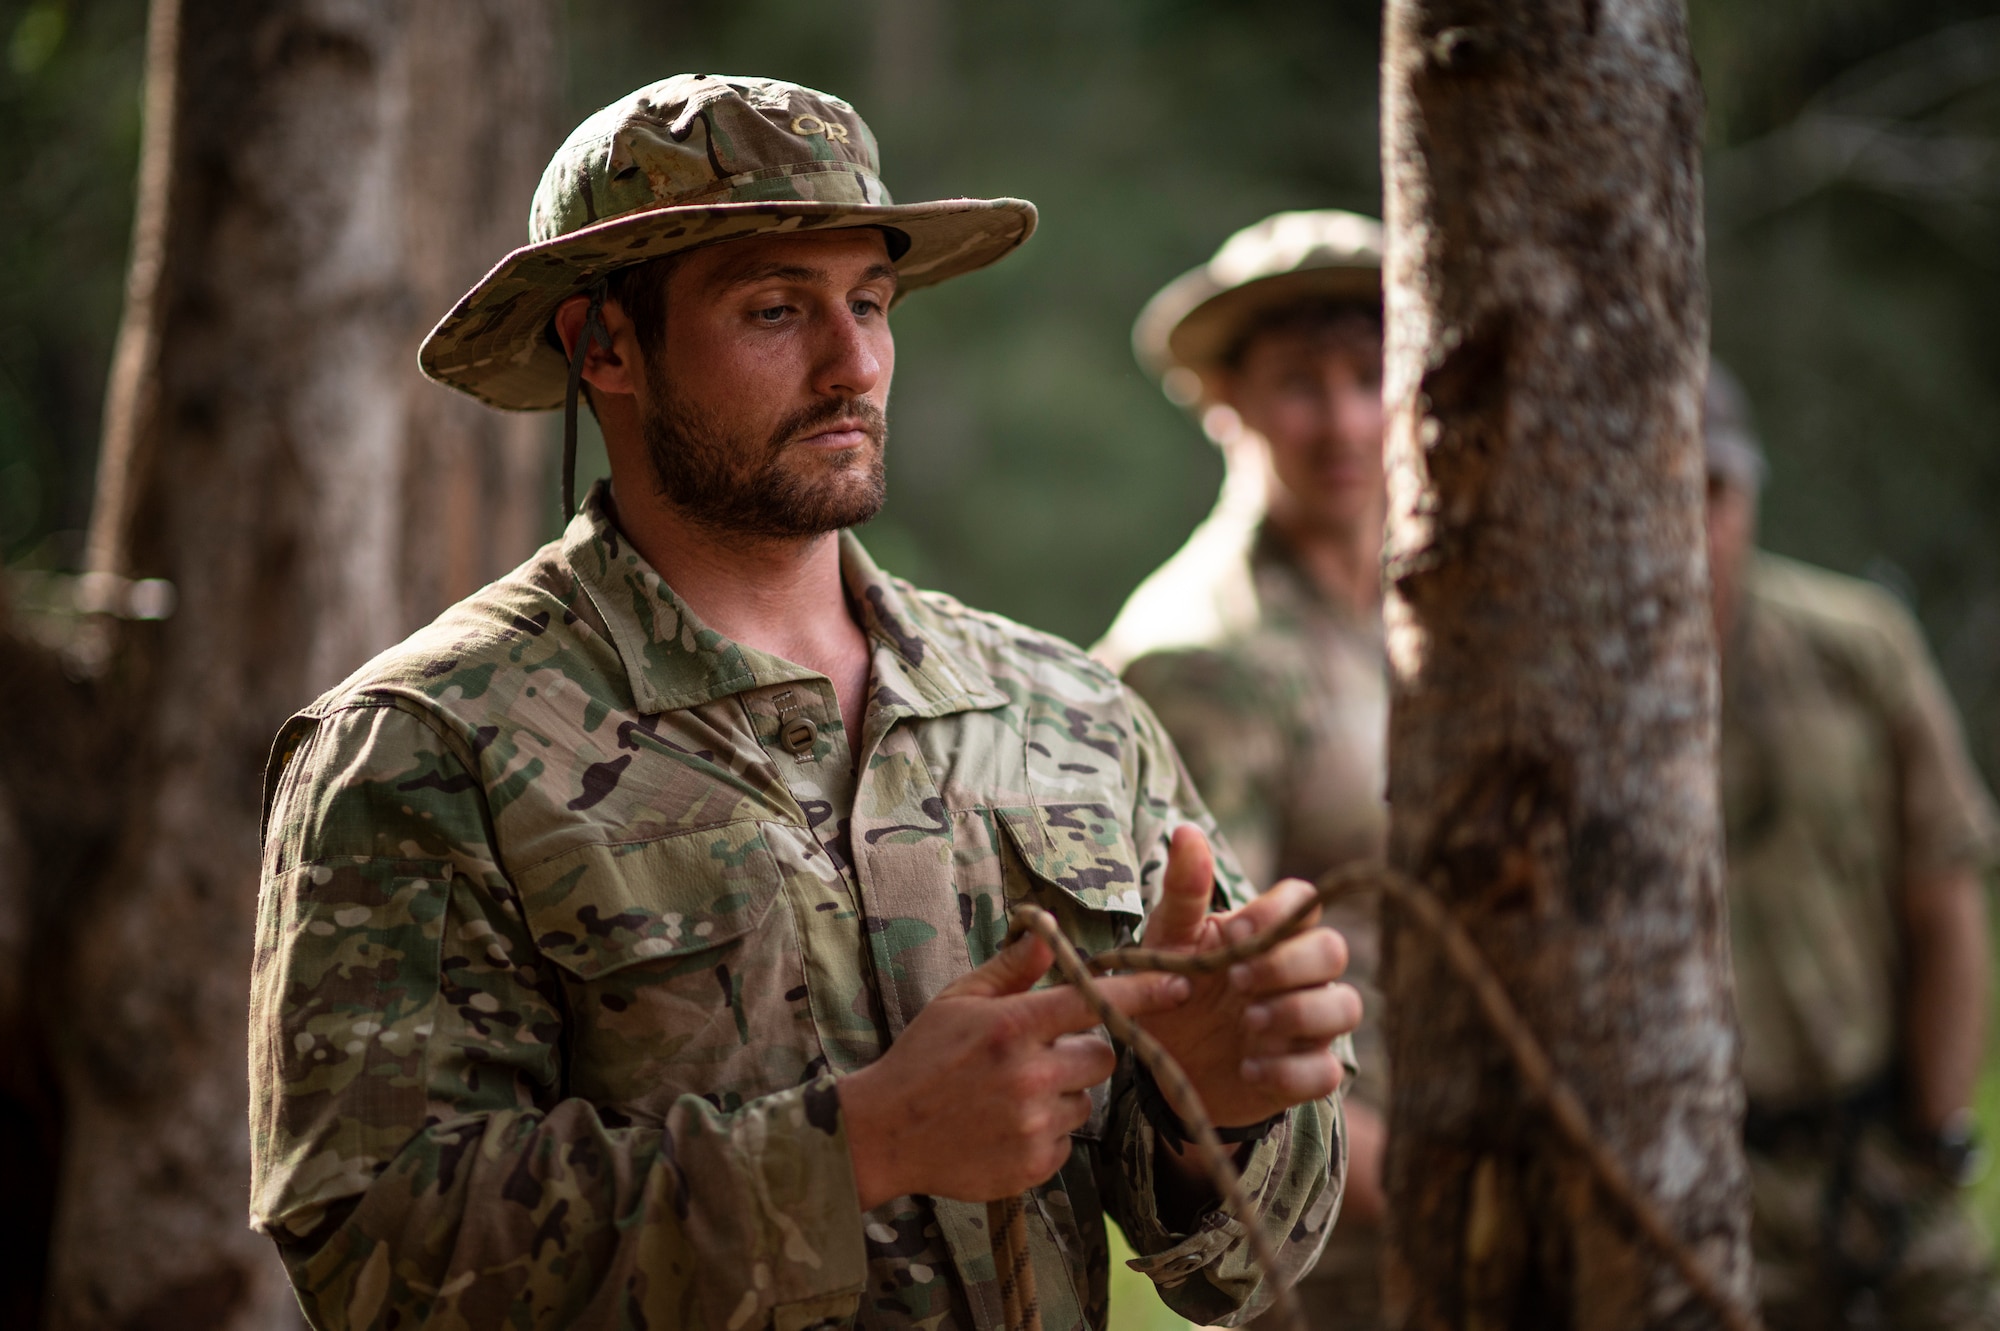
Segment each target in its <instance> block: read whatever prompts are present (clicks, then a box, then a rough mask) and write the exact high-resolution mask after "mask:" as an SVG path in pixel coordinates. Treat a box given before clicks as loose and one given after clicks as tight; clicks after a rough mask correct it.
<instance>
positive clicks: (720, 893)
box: [517, 823, 780, 980]
mask: <svg viewBox="0 0 2000 1331" xmlns="http://www.w3.org/2000/svg"><path fill="white" fill-rule="evenodd" d="M517 881H518V884H519V886H520V889H521V909H522V912H523V913H524V914H525V915H526V916H527V920H528V927H529V930H530V931H531V932H532V933H533V935H534V939H535V946H536V947H538V948H540V949H541V950H542V953H543V955H545V956H547V957H548V958H549V959H550V960H551V961H554V962H555V963H556V964H558V965H560V966H562V967H564V968H565V969H567V970H570V971H573V972H575V973H576V974H577V975H579V976H581V977H583V978H584V979H586V980H594V979H596V978H597V977H599V976H601V975H605V974H608V973H609V972H611V971H614V970H617V969H618V968H619V967H621V966H627V965H630V964H632V963H633V962H637V961H651V960H656V959H658V958H661V957H674V956H680V955H685V954H691V953H697V952H704V951H707V950H708V949H709V948H712V947H714V946H716V945H717V944H719V943H725V942H727V941H729V940H730V939H732V938H736V937H738V936H740V935H742V934H745V933H748V932H749V931H750V930H752V929H754V928H756V927H757V926H758V925H759V924H760V923H762V922H763V919H764V915H765V913H766V912H767V911H769V910H770V908H771V903H772V902H773V901H775V900H776V899H777V896H778V891H779V887H780V883H779V878H778V866H777V861H776V860H775V859H774V858H773V857H772V855H771V850H770V845H769V842H768V841H767V839H766V837H765V835H764V828H763V825H762V824H761V823H731V824H729V825H727V826H724V827H719V828H713V827H712V828H706V829H704V830H702V831H700V832H684V833H681V834H679V835H676V836H671V837H665V838H662V839H661V840H658V841H641V842H636V843H631V844H625V845H596V846H581V847H578V848H577V849H575V850H571V851H565V852H564V853H562V854H561V855H557V856H555V857H554V858H553V859H549V860H544V861H543V862H542V863H540V864H538V865H536V866H535V867H534V868H532V869H530V870H527V871H525V872H523V873H522V874H520V875H519V877H518V880H517Z"/></svg>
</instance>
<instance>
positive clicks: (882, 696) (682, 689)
mask: <svg viewBox="0 0 2000 1331" xmlns="http://www.w3.org/2000/svg"><path fill="white" fill-rule="evenodd" d="M609 494H610V487H609V486H608V485H607V484H606V483H605V482H604V481H601V480H600V481H599V482H597V484H595V485H593V486H592V487H591V489H590V493H589V495H587V496H586V497H585V499H584V501H583V504H582V506H581V507H580V508H579V509H578V511H577V514H576V516H575V517H574V518H572V519H571V520H570V524H569V527H568V528H567V529H566V530H565V531H564V532H563V537H562V556H563V559H564V561H565V562H566V563H567V564H568V565H569V567H570V569H571V570H572V571H573V572H574V573H575V574H576V576H577V578H578V580H579V581H580V582H581V583H582V586H583V589H584V592H585V594H586V595H588V596H589V597H590V600H591V603H592V604H593V605H594V606H596V608H597V612H598V614H599V615H600V616H602V617H603V620H604V623H605V627H606V628H607V629H608V630H609V631H610V634H611V641H612V645H613V646H614V647H616V648H617V650H618V656H619V660H620V661H621V662H622V663H623V664H624V667H625V674H626V677H627V680H628V681H629V683H630V686H631V689H632V700H633V704H634V705H635V706H636V707H637V708H638V709H639V711H641V712H643V713H647V714H652V713H657V712H665V711H672V710H676V709H679V708H684V707H694V706H697V705H699V704H701V703H705V702H712V701H714V700H715V699H717V698H722V697H727V696H728V695H730V694H732V693H741V692H743V691H745V690H747V689H753V688H761V687H764V686H765V685H770V684H780V683H786V682H789V681H793V680H809V679H818V678H821V676H819V675H818V674H817V673H816V672H814V671H812V670H808V669H806V668H805V667H804V666H801V665H796V664H794V663H793V662H790V661H787V660H785V659H783V658H782V657H777V656H773V655H771V654H770V653H768V652H763V651H759V650H757V649H756V648H754V647H748V646H745V645H743V644H741V643H738V642H735V641H732V640H731V639H729V638H726V637H724V636H723V635H722V634H720V633H718V632H716V631H715V630H714V629H711V628H709V627H708V625H706V624H704V623H702V621H701V619H700V617H699V616H697V615H696V614H695V613H694V611H692V610H690V609H689V608H688V606H687V603H686V602H685V601H683V600H681V598H680V597H679V596H678V595H677V594H676V593H675V592H674V589H673V588H672V587H670V586H668V585H667V582H666V580H665V579H664V578H662V577H661V576H660V574H659V572H658V571H657V570H655V569H654V568H653V566H652V565H651V564H649V563H647V562H646V560H645V559H644V558H643V557H642V556H641V555H640V554H639V552H638V551H636V550H634V549H633V548H632V544H631V542H629V541H627V540H626V539H625V536H624V533H622V532H620V531H619V530H618V526H617V524H616V523H614V522H613V521H612V520H611V511H610V507H609V504H608V497H609ZM839 540H840V572H841V579H842V582H843V583H844V584H845V586H846V589H847V595H848V597H849V598H850V603H851V605H852V607H853V609H854V612H855V615H856V618H857V621H858V622H859V623H860V625H861V627H862V630H863V631H864V632H865V633H867V635H868V637H869V641H870V643H871V645H872V647H873V649H874V650H873V658H872V670H871V675H872V678H871V679H870V681H869V683H870V688H871V689H872V690H873V695H872V698H873V702H874V705H875V706H877V707H882V708H885V709H888V710H890V711H893V712H896V713H900V714H903V715H909V716H921V717H930V716H943V715H946V714H948V713H951V712H961V711H973V710H980V709H984V708H988V707H998V706H1000V705H1002V704H1004V703H1005V702H1006V701H1007V695H1006V694H1004V693H1002V692H1001V691H1000V690H999V689H998V688H997V687H996V686H995V685H994V682H993V677H992V675H991V674H990V673H989V672H988V671H987V670H986V668H985V667H984V665H983V664H981V663H980V662H979V661H978V660H977V659H976V658H975V657H973V656H972V655H971V654H970V653H968V652H966V651H964V650H963V648H962V647H959V646H958V645H957V643H956V642H955V641H954V640H955V638H956V637H957V635H955V634H951V633H948V632H945V631H943V630H944V629H945V628H946V625H945V621H944V618H943V616H942V615H941V614H940V613H939V611H938V610H937V609H935V608H933V607H932V606H929V605H926V604H925V603H924V600H923V598H922V597H921V596H920V595H917V594H914V593H913V592H912V589H911V588H910V587H909V586H908V585H907V584H899V583H898V582H896V581H895V580H894V579H892V578H890V577H889V576H888V575H887V574H885V573H883V572H882V570H881V569H879V568H877V567H876V566H875V561H874V560H872V559H870V558H869V557H868V552H867V551H866V550H864V549H862V547H861V542H860V541H859V540H857V539H856V538H855V536H854V534H853V533H852V532H845V531H844V532H842V533H840V537H839Z"/></svg>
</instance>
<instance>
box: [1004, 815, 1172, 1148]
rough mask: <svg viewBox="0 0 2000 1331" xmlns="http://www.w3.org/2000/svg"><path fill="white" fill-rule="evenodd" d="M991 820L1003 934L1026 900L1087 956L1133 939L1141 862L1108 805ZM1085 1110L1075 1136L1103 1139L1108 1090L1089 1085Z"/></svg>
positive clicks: (1141, 910) (1140, 909)
mask: <svg viewBox="0 0 2000 1331" xmlns="http://www.w3.org/2000/svg"><path fill="white" fill-rule="evenodd" d="M994 820H995V821H996V822H997V823H999V824H1000V826H1001V827H1002V828H1003V829H1005V845H1004V847H1003V848H1002V852H1001V861H1002V875H1003V883H1002V891H1003V893H1004V895H1005V898H1006V900H1005V905H1004V906H1003V907H1002V908H1001V910H1000V912H999V914H1000V917H1001V920H1002V921H1003V924H1002V926H1001V927H1002V931H1003V932H1004V929H1005V925H1004V920H1005V918H1006V913H1007V911H1009V910H1011V909H1013V907H1015V906H1017V905H1019V904H1021V903H1022V902H1024V901H1025V902H1031V903H1033V904H1034V905H1037V906H1040V907H1042V908H1043V909H1044V910H1046V911H1048V912H1050V913H1051V914H1053V915H1054V916H1055V917H1056V920H1057V922H1058V923H1059V924H1061V926H1062V931H1063V934H1064V936H1065V937H1067V938H1068V939H1069V940H1070V942H1072V943H1074V944H1075V945H1076V949H1077V951H1079V952H1081V953H1083V955H1084V956H1086V957H1088V956H1090V955H1091V954H1093V953H1096V952H1103V951H1105V950H1106V949H1109V948H1114V947H1120V946H1123V945H1124V944H1126V943H1130V942H1131V941H1132V940H1133V938H1134V936H1135V935H1136V934H1137V933H1138V930H1139V926H1140V925H1141V924H1142V923H1144V921H1145V918H1146V907H1145V899H1144V897H1143V895H1142V893H1141V890H1140V881H1139V880H1140V875H1141V872H1142V870H1141V860H1140V858H1139V856H1138V854H1137V853H1136V852H1135V850H1134V848H1133V846H1132V838H1131V834H1130V832H1128V831H1127V830H1126V828H1125V826H1124V822H1123V820H1122V819H1120V818H1118V817H1117V815H1116V814H1114V813H1113V811H1112V810H1111V808H1110V807H1109V806H1107V805H1103V804H1043V805H1033V806H1029V807H1025V808H1014V809H996V810H994ZM1053 974H1054V972H1051V975H1053ZM1090 1107H1091V1112H1090V1121H1089V1122H1087V1123H1086V1124H1084V1125H1083V1127H1081V1128H1079V1129H1077V1130H1076V1132H1075V1133H1074V1134H1072V1135H1074V1136H1077V1137H1081V1138H1084V1139H1085V1140H1087V1141H1093V1142H1094V1141H1102V1140H1103V1138H1104V1128H1105V1124H1106V1121H1107V1119H1108V1118H1109V1110H1110V1097H1109V1094H1108V1087H1106V1086H1098V1087H1095V1088H1093V1089H1092V1091H1091V1093H1090Z"/></svg>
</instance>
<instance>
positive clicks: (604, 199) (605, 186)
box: [418, 74, 1035, 411]
mask: <svg viewBox="0 0 2000 1331" xmlns="http://www.w3.org/2000/svg"><path fill="white" fill-rule="evenodd" d="M880 173H881V167H880V162H879V158H878V156H877V151H876V145H875V136H874V135H873V134H872V133H870V132H869V129H868V126H867V125H866V124H864V123H863V122H862V120H861V117H860V116H858V115H856V114H855V113H854V108H853V107H851V106H849V105H848V104H847V103H846V102H843V101H841V100H840V99H839V98H837V97H829V96H828V95H826V94H825V93H822V92H814V91H813V90H812V89H810V88H802V87H799V86H798V85H797V84H794V83H782V82H779V81H778V80H776V79H759V78H735V77H732V76H730V75H726V74H677V75H675V76H674V77H673V78H670V79H663V80H661V81H660V82H658V83H655V84H652V85H650V86H648V87H645V88H641V89H639V90H638V91H637V92H635V93H632V94H631V95H629V96H627V97H625V98H623V99H622V100H620V101H617V102H614V103H612V104H611V105H610V106H607V107H605V108H604V109H603V110H601V111H599V112H597V113H596V114H595V115H593V116H591V117H590V118H589V119H588V120H586V121H584V122H583V124H581V125H579V126H578V127H577V128H576V131H575V132H574V133H573V134H571V135H570V136H569V140H568V142H566V143H564V144H563V146H562V147H561V148H560V149H558V150H557V152H556V155H555V157H554V158H553V159H552V160H551V161H550V162H549V166H548V170H547V171H545V172H544V173H543V175H542V182H541V184H540V186H539V187H537V189H536V190H535V201H534V206H533V208H532V210H531V212H530V216H529V224H528V230H529V235H530V237H531V241H530V243H529V244H527V245H525V246H523V247H522V248H520V249H518V250H515V251H514V252H513V253H512V254H510V255H508V256H507V257H506V258H504V259H502V260H501V261H500V262H499V263H498V264H497V265H495V267H494V269H493V271H492V272H490V273H488V274H487V275H486V276H485V277H483V278H481V279H480V280H479V283H478V285H476V286H474V287H473V288H472V290H471V291H469V292H467V293H466V294H465V296H464V298H463V299H461V300H460V301H459V302H458V304H457V305H456V306H454V307H453V308H452V311H451V313H450V314H447V315H446V316H445V317H444V319H443V321H442V322H440V323H439V324H438V326H437V327H436V328H434V329H432V330H431V334H430V336H429V337H428V338H426V339H425V340H424V345H423V349H422V350H421V351H420V352H419V353H418V360H419V363H420V364H421V365H422V366H423V371H424V373H425V374H427V375H429V376H430V377H431V378H433V379H435V380H437V381H438V382H439V383H443V384H448V385H450V386H451V387H453V388H457V389H461V390H463V391H464V392H467V393H470V394H472V396H474V397H476V398H478V399H480V400H481V401H482V402H486V403H490V404H491V405H493V406H496V407H506V408H510V409H513V410H521V411H532V410H539V409H544V408H552V407H560V406H562V405H563V400H564V396H565V390H566V387H567V381H568V378H569V366H568V364H567V363H566V362H565V359H564V357H563V355H562V353H561V352H560V351H558V350H556V348H555V347H554V346H552V345H550V343H549V340H548V338H547V335H546V330H547V328H548V324H549V320H550V318H551V317H552V316H553V315H554V314H555V312H556V307H557V306H559V305H561V304H562V303H563V301H565V300H567V299H569V298H570V297H571V296H576V295H583V294H586V293H588V292H590V291H591V290H592V289H593V288H595V287H596V285H597V284H598V283H599V282H600V281H602V280H603V278H604V277H605V276H606V275H607V274H609V273H611V272H613V271H615V270H616V269H619V268H624V267H626V266H628V265H631V264H635V263H643V262H644V261H646V260H648V259H657V258H660V257H662V256H663V255H668V254H674V253H677V252H679V251H681V250H685V249H691V248H693V247H695V246H697V245H708V244H713V243H715V242H717V241H723V240H739V239H742V238H744V237H747V236H757V235H765V234H768V233H771V232H778V231H795V230H800V231H802V230H806V229H823V228H833V227H858V226H877V227H886V228H890V229H892V231H893V232H895V233H900V235H901V237H903V238H904V239H905V240H906V241H907V245H908V248H907V249H904V250H903V251H902V252H901V253H896V252H895V251H896V248H897V243H898V242H896V241H895V240H894V239H893V238H892V242H891V245H890V249H891V253H892V257H893V258H894V261H895V264H896V271H897V274H898V277H899V290H900V291H905V292H906V291H911V290H914V289H916V288H917V287H924V286H930V285H933V284H934V283H938V282H942V281H944V280H945V279H946V278H948V277H956V276H958V275H959V274H961V273H969V272H971V271H972V270H974V269H975V268H983V267H985V266H986V265H987V264H990V263H992V262H993V261H994V260H996V259H998V258H1000V257H1001V256H1003V255H1005V254H1006V253H1007V252H1008V251H1010V250H1012V249H1014V248H1015V247H1016V246H1018V245H1020V244H1021V242H1022V241H1024V240H1026V239H1027V238H1028V237H1029V235H1030V234H1032V233H1033V231H1034V229H1035V206H1034V205H1033V204H1031V203H1028V202H1027V201H1025V200H1022V199H944V200H940V201H937V202H932V203H915V204H900V205H899V204H895V203H892V202H891V201H890V199H889V192H888V190H886V189H884V188H883V186H882V180H881V174H880Z"/></svg>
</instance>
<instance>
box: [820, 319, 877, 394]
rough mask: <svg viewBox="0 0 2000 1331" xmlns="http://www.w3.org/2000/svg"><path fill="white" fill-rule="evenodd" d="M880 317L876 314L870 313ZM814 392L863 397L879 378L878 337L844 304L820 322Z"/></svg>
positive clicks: (871, 389)
mask: <svg viewBox="0 0 2000 1331" xmlns="http://www.w3.org/2000/svg"><path fill="white" fill-rule="evenodd" d="M873 317H874V318H877V319H880V318H881V317H882V316H881V315H880V314H879V313H878V314H876V315H874V316H873ZM821 327H822V329H823V332H822V335H821V338H820V341H819V345H818V347H817V348H816V350H817V352H818V356H817V363H816V365H815V367H814V374H813V385H812V386H813V391H814V392H816V393H819V394H821V395H822V396H826V397H863V396H865V395H867V394H868V393H870V392H873V391H874V389H875V386H876V385H877V384H879V383H880V382H881V379H882V357H881V355H880V353H879V352H878V350H877V347H876V342H877V341H878V337H877V336H876V334H875V332H874V330H873V329H870V328H869V327H867V326H866V325H864V324H863V323H862V321H861V320H860V318H858V317H857V316H856V315H855V314H854V312H853V311H852V310H850V309H849V308H847V306H846V305H845V304H841V305H839V306H837V307H836V308H835V310H834V312H833V313H832V314H830V315H829V316H828V317H827V318H826V319H825V320H823V321H822V324H821Z"/></svg>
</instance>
